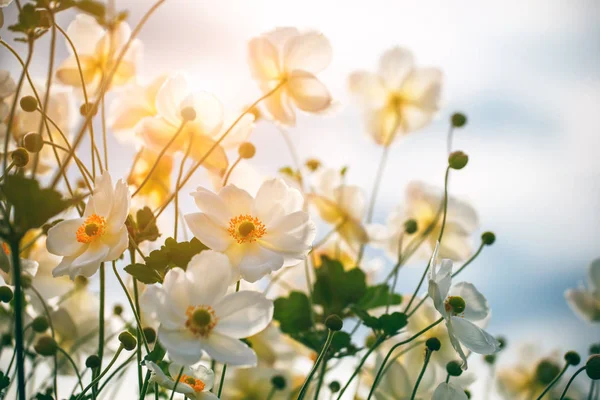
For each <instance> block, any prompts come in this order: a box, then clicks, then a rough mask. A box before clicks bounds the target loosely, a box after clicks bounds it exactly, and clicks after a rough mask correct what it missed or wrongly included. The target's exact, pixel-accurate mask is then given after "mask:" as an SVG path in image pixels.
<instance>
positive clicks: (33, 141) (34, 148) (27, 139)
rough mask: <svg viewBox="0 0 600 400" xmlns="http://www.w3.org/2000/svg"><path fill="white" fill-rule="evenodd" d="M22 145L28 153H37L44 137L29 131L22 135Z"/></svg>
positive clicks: (40, 148) (42, 144) (42, 145)
mask: <svg viewBox="0 0 600 400" xmlns="http://www.w3.org/2000/svg"><path fill="white" fill-rule="evenodd" d="M23 147H25V150H27V151H28V152H30V153H39V152H40V150H42V147H44V139H42V135H40V134H39V133H35V132H30V133H28V134H27V135H25V136H24V137H23Z"/></svg>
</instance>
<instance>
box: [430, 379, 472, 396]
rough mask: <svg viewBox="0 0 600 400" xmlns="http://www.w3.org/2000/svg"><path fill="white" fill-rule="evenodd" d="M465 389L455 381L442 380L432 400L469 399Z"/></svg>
mask: <svg viewBox="0 0 600 400" xmlns="http://www.w3.org/2000/svg"><path fill="white" fill-rule="evenodd" d="M468 399H469V397H467V394H466V393H465V391H464V390H463V389H461V388H459V387H458V386H456V385H455V384H454V383H446V382H442V383H440V384H439V385H438V387H437V388H436V389H435V392H433V396H432V397H431V400H468Z"/></svg>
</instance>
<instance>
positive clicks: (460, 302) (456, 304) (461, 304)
mask: <svg viewBox="0 0 600 400" xmlns="http://www.w3.org/2000/svg"><path fill="white" fill-rule="evenodd" d="M447 305H448V306H449V307H450V308H451V309H452V311H453V312H454V313H456V314H460V313H462V312H464V311H465V308H466V306H467V303H465V299H463V298H462V297H460V296H450V297H448V302H447Z"/></svg>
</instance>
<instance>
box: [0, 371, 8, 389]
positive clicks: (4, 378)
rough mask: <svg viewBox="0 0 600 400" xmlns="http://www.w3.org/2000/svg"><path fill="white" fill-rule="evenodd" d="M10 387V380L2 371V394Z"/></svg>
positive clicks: (0, 384)
mask: <svg viewBox="0 0 600 400" xmlns="http://www.w3.org/2000/svg"><path fill="white" fill-rule="evenodd" d="M8 385H10V378H9V377H8V376H6V375H4V372H2V371H0V392H2V390H4V389H6V388H7V387H8Z"/></svg>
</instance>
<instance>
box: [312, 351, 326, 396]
mask: <svg viewBox="0 0 600 400" xmlns="http://www.w3.org/2000/svg"><path fill="white" fill-rule="evenodd" d="M326 372H327V357H326V358H324V359H323V363H322V364H321V371H320V372H319V380H318V381H317V389H316V390H315V397H314V399H313V400H319V393H320V392H321V386H323V380H324V379H325V373H326Z"/></svg>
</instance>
